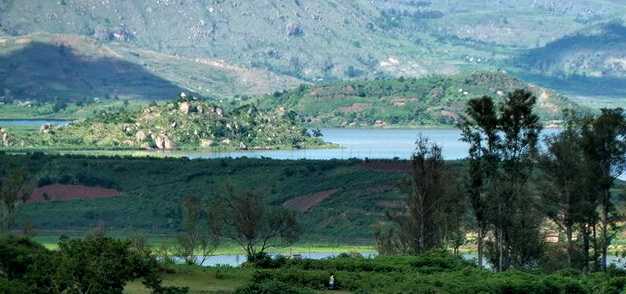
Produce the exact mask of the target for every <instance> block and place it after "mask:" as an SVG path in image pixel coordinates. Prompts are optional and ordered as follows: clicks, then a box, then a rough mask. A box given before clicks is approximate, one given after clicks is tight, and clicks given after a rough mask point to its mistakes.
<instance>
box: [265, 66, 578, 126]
mask: <svg viewBox="0 0 626 294" xmlns="http://www.w3.org/2000/svg"><path fill="white" fill-rule="evenodd" d="M516 89H527V90H529V91H531V92H532V93H534V94H535V95H536V97H537V98H538V103H537V105H538V109H537V111H538V113H539V114H540V115H541V117H542V119H543V120H544V121H549V120H558V119H560V118H561V114H562V111H563V110H564V109H580V108H579V106H577V105H576V104H575V103H573V102H571V101H569V100H568V99H567V98H566V97H564V96H562V95H559V94H558V93H556V92H554V91H551V90H548V89H545V88H542V87H539V86H536V85H532V84H528V83H526V82H523V81H521V80H519V79H516V78H514V77H512V76H510V75H507V74H506V73H502V72H476V73H472V74H459V75H453V76H429V77H425V78H411V79H409V78H400V79H390V80H371V81H344V82H337V83H330V84H324V85H303V86H301V87H299V88H297V89H294V90H291V91H283V92H277V93H274V95H271V96H270V95H268V96H264V97H261V98H258V100H257V103H258V104H259V105H260V107H261V108H267V109H274V108H277V107H284V108H287V109H291V110H293V111H296V112H298V113H299V114H301V115H302V116H303V117H305V118H306V119H307V121H308V122H309V123H310V124H312V125H315V126H324V127H372V126H374V127H399V126H441V125H448V126H449V125H454V124H455V123H456V122H458V120H459V118H460V117H461V115H462V114H463V112H464V110H465V107H466V104H467V101H468V100H469V99H471V98H476V97H481V96H483V95H488V96H491V97H494V98H495V99H496V100H501V99H502V98H503V97H504V96H505V95H506V94H507V93H509V92H512V91H514V90H516Z"/></svg>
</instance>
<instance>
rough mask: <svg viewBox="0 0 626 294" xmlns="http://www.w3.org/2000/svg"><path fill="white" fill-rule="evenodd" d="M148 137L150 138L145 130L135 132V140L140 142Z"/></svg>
mask: <svg viewBox="0 0 626 294" xmlns="http://www.w3.org/2000/svg"><path fill="white" fill-rule="evenodd" d="M146 139H148V136H147V135H146V133H145V132H144V131H139V132H137V133H136V134H135V140H136V141H137V142H138V143H141V142H144V141H145V140H146Z"/></svg>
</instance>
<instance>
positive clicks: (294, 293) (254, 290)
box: [235, 281, 315, 294]
mask: <svg viewBox="0 0 626 294" xmlns="http://www.w3.org/2000/svg"><path fill="white" fill-rule="evenodd" d="M312 293H315V292H314V291H312V290H305V289H298V288H295V287H292V286H289V284H286V283H283V282H278V281H264V282H261V283H253V284H250V285H248V286H245V287H243V288H240V289H237V291H235V294H312Z"/></svg>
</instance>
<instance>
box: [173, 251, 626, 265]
mask: <svg viewBox="0 0 626 294" xmlns="http://www.w3.org/2000/svg"><path fill="white" fill-rule="evenodd" d="M360 254H361V255H362V256H363V257H365V258H374V257H376V256H377V255H378V253H377V252H373V251H370V252H361V253H360ZM298 255H299V257H301V258H304V259H314V260H321V259H327V258H334V257H337V256H338V255H339V253H333V252H315V253H313V252H312V253H301V254H298ZM272 256H276V254H272ZM461 256H462V257H463V259H465V260H467V261H474V262H477V261H476V258H477V256H476V254H475V253H464V254H462V255H461ZM246 260H247V259H246V256H245V255H215V256H210V257H207V258H206V259H205V260H204V262H203V263H202V264H201V265H202V266H206V267H214V266H218V265H222V266H233V267H237V266H240V265H242V264H243V263H244V262H246ZM175 261H176V262H179V263H182V262H183V260H182V259H181V258H175ZM607 261H608V263H609V264H614V265H615V266H617V267H618V268H624V265H625V263H626V259H624V258H621V257H618V256H608V260H607ZM485 268H487V269H491V266H490V265H489V264H488V262H487V261H486V260H485Z"/></svg>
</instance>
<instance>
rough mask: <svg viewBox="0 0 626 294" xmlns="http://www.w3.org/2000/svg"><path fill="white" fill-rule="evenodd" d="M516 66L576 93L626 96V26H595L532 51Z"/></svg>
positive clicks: (517, 62)
mask: <svg viewBox="0 0 626 294" xmlns="http://www.w3.org/2000/svg"><path fill="white" fill-rule="evenodd" d="M515 64H516V65H517V66H519V67H521V68H522V70H523V71H524V72H526V73H529V74H531V75H534V76H531V78H533V79H536V80H545V81H547V83H548V84H550V85H552V86H554V87H557V88H559V89H563V90H569V91H568V92H570V93H573V94H588V95H593V94H596V95H609V96H623V95H624V94H626V26H624V24H623V23H622V22H611V23H606V24H602V25H596V26H592V27H589V28H586V29H584V30H581V31H579V32H576V33H575V34H571V35H567V36H565V37H562V38H559V39H557V40H555V41H553V42H550V43H548V44H546V45H545V46H543V47H540V48H536V49H532V50H529V51H528V52H526V53H525V54H523V55H522V56H521V57H519V58H518V59H517V60H516V61H515Z"/></svg>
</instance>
